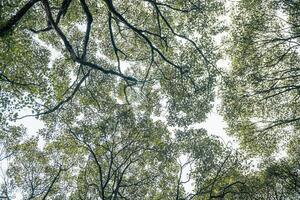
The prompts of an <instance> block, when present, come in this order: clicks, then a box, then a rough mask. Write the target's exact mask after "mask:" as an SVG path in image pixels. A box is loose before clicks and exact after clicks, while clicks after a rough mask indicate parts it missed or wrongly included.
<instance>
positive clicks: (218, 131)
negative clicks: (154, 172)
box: [0, 15, 238, 200]
mask: <svg viewBox="0 0 300 200" xmlns="http://www.w3.org/2000/svg"><path fill="white" fill-rule="evenodd" d="M227 16H228V15H227ZM227 16H222V19H221V20H225V21H227V22H228V20H229V19H228V17H227ZM225 36H226V33H222V34H220V35H217V36H216V37H215V38H214V39H215V42H216V44H217V45H220V44H221V42H222V39H223V38H224V37H225ZM35 40H36V41H37V42H38V43H39V44H40V45H42V46H43V47H46V48H48V49H49V50H50V52H51V56H50V62H49V66H50V67H51V66H52V64H53V62H54V61H55V59H57V58H59V57H60V55H61V54H60V52H58V51H57V50H56V49H54V48H53V47H51V46H49V45H47V44H46V43H45V42H43V41H41V40H40V39H39V38H38V37H37V36H36V37H35ZM229 64H230V63H229V62H228V60H226V59H221V60H219V61H218V62H217V67H220V68H223V69H228V68H229ZM124 67H126V66H124ZM220 103H221V101H220V99H219V98H218V96H217V97H216V99H215V103H214V107H213V109H212V111H211V112H210V113H209V114H208V117H207V120H206V121H205V122H203V123H200V124H195V125H193V126H192V127H193V128H204V129H206V130H207V132H208V134H209V135H215V136H218V137H219V138H220V140H221V141H222V142H223V143H224V144H225V145H228V146H230V147H233V148H238V143H237V142H236V141H235V140H234V138H233V137H231V136H229V135H227V134H226V130H225V129H226V127H227V124H226V122H225V121H224V119H223V117H222V116H221V115H220V114H219V113H218V109H219V107H220ZM22 113H23V114H24V115H26V111H23V112H22ZM20 116H22V115H20ZM16 124H18V125H23V126H25V127H26V128H27V133H28V136H29V137H30V136H36V135H37V132H38V130H39V129H41V128H43V127H44V124H43V122H42V121H40V120H38V119H36V118H34V117H26V118H23V119H20V120H18V121H17V122H16ZM43 145H44V142H43V140H40V141H39V147H40V148H42V147H43ZM185 160H186V158H185V157H181V158H180V161H181V162H185ZM0 165H1V168H2V169H4V170H5V169H6V168H7V163H5V162H0ZM189 167H190V166H187V167H185V168H184V170H183V180H186V178H187V173H188V171H189ZM192 184H193V181H190V182H188V183H186V184H184V187H185V190H186V191H187V192H191V190H192V188H193V186H192ZM15 199H16V200H18V199H22V195H21V193H20V192H18V193H17V194H16V198H15Z"/></svg>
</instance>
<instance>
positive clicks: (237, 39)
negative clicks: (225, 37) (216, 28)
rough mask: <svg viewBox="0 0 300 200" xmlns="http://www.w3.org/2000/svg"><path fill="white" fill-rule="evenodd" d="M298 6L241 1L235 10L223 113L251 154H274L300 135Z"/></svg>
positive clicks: (232, 130) (274, 0)
mask: <svg viewBox="0 0 300 200" xmlns="http://www.w3.org/2000/svg"><path fill="white" fill-rule="evenodd" d="M299 5H300V4H299V1H276V0H270V1H259V0H258V1H240V2H239V3H238V5H237V7H236V10H235V11H234V12H233V13H234V14H233V16H232V23H233V25H232V28H231V31H230V39H229V46H228V49H229V52H230V53H229V56H230V59H231V63H232V69H231V70H230V72H229V74H228V76H227V78H226V79H225V85H226V86H225V87H224V92H222V93H223V96H224V100H223V105H224V106H223V113H224V114H225V116H226V120H227V121H228V123H229V126H230V132H231V133H232V134H233V135H235V136H237V137H238V138H239V139H240V141H241V145H242V146H243V147H245V148H246V149H248V150H249V151H251V152H252V153H256V154H260V153H261V152H265V153H266V154H272V153H273V152H274V150H276V149H278V147H280V145H282V141H283V140H292V139H291V138H293V137H294V135H298V134H299V119H300V118H299V109H297V108H298V107H299V69H300V68H299V58H300V57H299V29H298V27H299V20H298V18H299V15H298V10H299ZM265 10H268V12H265Z"/></svg>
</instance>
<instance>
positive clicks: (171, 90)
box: [0, 0, 222, 125]
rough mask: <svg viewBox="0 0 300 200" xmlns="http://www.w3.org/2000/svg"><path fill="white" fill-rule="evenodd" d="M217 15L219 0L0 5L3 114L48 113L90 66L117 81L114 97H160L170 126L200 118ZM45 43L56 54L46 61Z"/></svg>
mask: <svg viewBox="0 0 300 200" xmlns="http://www.w3.org/2000/svg"><path fill="white" fill-rule="evenodd" d="M221 12H222V3H221V2H220V1H209V2H206V1H204V2H203V1H194V0H193V1H176V2H171V1H170V2H168V1H167V2H159V1H152V0H145V1H139V2H136V1H126V2H124V1H108V0H104V1H100V2H99V1H89V2H86V1H84V0H82V1H80V2H75V1H69V0H65V1H53V2H50V1H47V0H36V1H21V2H18V3H16V4H13V5H12V4H9V3H8V4H5V5H3V6H2V7H1V19H2V20H1V28H0V33H1V34H0V35H1V48H2V49H4V51H3V53H2V54H1V58H3V59H2V63H1V83H2V86H1V88H2V89H1V91H2V93H3V95H1V96H2V98H1V101H2V104H3V105H5V106H4V107H5V108H6V109H5V112H9V111H10V110H14V111H15V110H20V109H23V108H24V107H28V108H29V109H30V110H32V111H33V114H32V115H33V116H40V115H44V114H48V113H51V112H54V111H56V110H58V109H60V108H61V107H63V106H64V104H66V103H67V102H69V101H70V100H71V99H72V98H73V97H74V96H75V95H76V93H77V92H78V90H79V88H80V87H81V85H82V84H84V81H85V80H87V79H90V78H91V77H93V76H92V75H91V74H94V73H95V72H96V71H98V72H101V73H97V76H98V75H99V76H100V78H99V77H97V80H98V81H100V80H101V79H102V77H115V78H116V79H115V80H116V81H117V83H118V84H116V83H114V85H113V86H110V87H115V88H116V89H115V90H118V91H122V92H121V93H122V95H121V96H122V97H119V98H121V99H122V100H126V103H131V102H135V101H136V98H134V97H135V96H136V97H138V99H141V98H144V100H143V101H155V102H159V101H160V100H161V99H167V102H168V103H167V107H168V109H169V110H172V111H173V112H170V115H169V118H168V119H169V123H170V124H173V125H174V124H175V123H176V124H180V125H181V124H182V125H188V124H191V123H194V122H195V121H203V120H204V119H205V113H207V112H209V110H210V108H211V105H210V102H211V101H212V99H213V87H214V84H215V83H214V82H215V81H214V80H215V75H216V70H217V69H216V67H215V62H216V59H217V57H218V55H217V54H216V52H215V47H214V46H213V40H212V36H213V35H215V34H217V33H218V32H219V31H220V30H221V28H222V27H221V26H220V25H219V23H218V20H217V16H218V15H219V14H220V13H221ZM37 18H38V19H39V20H38V22H37V20H36V19H37ZM186 21H188V22H189V23H185V22H186ZM204 29H205V31H204ZM37 38H38V39H40V40H42V42H44V45H40V44H38V42H37V41H38V39H37ZM45 46H51V47H52V48H54V49H55V50H56V51H58V52H60V54H61V57H60V59H57V60H55V64H54V66H52V64H51V63H52V62H50V64H49V59H50V58H51V52H49V49H47V48H45ZM16 55H18V56H17V58H16ZM12 58H14V59H12ZM29 61H30V64H29ZM125 65H129V66H130V67H129V68H128V69H125V67H124V66H125ZM62 66H63V67H62ZM21 74H22V75H21ZM158 89H159V90H158ZM20 94H22V95H20ZM24 94H25V95H24ZM154 94H155V95H154ZM154 96H155V100H153V98H154ZM156 96H157V97H156ZM145 99H146V100H145ZM192 102H193V103H192ZM157 106H159V105H157ZM152 107H156V106H152ZM200 107H201V108H202V109H199V108H200ZM191 111H193V112H191ZM5 112H4V111H3V113H5ZM12 112H13V111H12ZM14 113H16V112H14ZM177 113H182V114H181V115H178V114H177ZM3 115H4V116H2V119H4V118H7V117H10V118H16V114H15V115H13V114H12V113H9V114H7V115H5V114H3ZM183 115H184V116H185V117H182V116H183ZM19 117H23V116H19ZM183 118H184V119H183Z"/></svg>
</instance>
